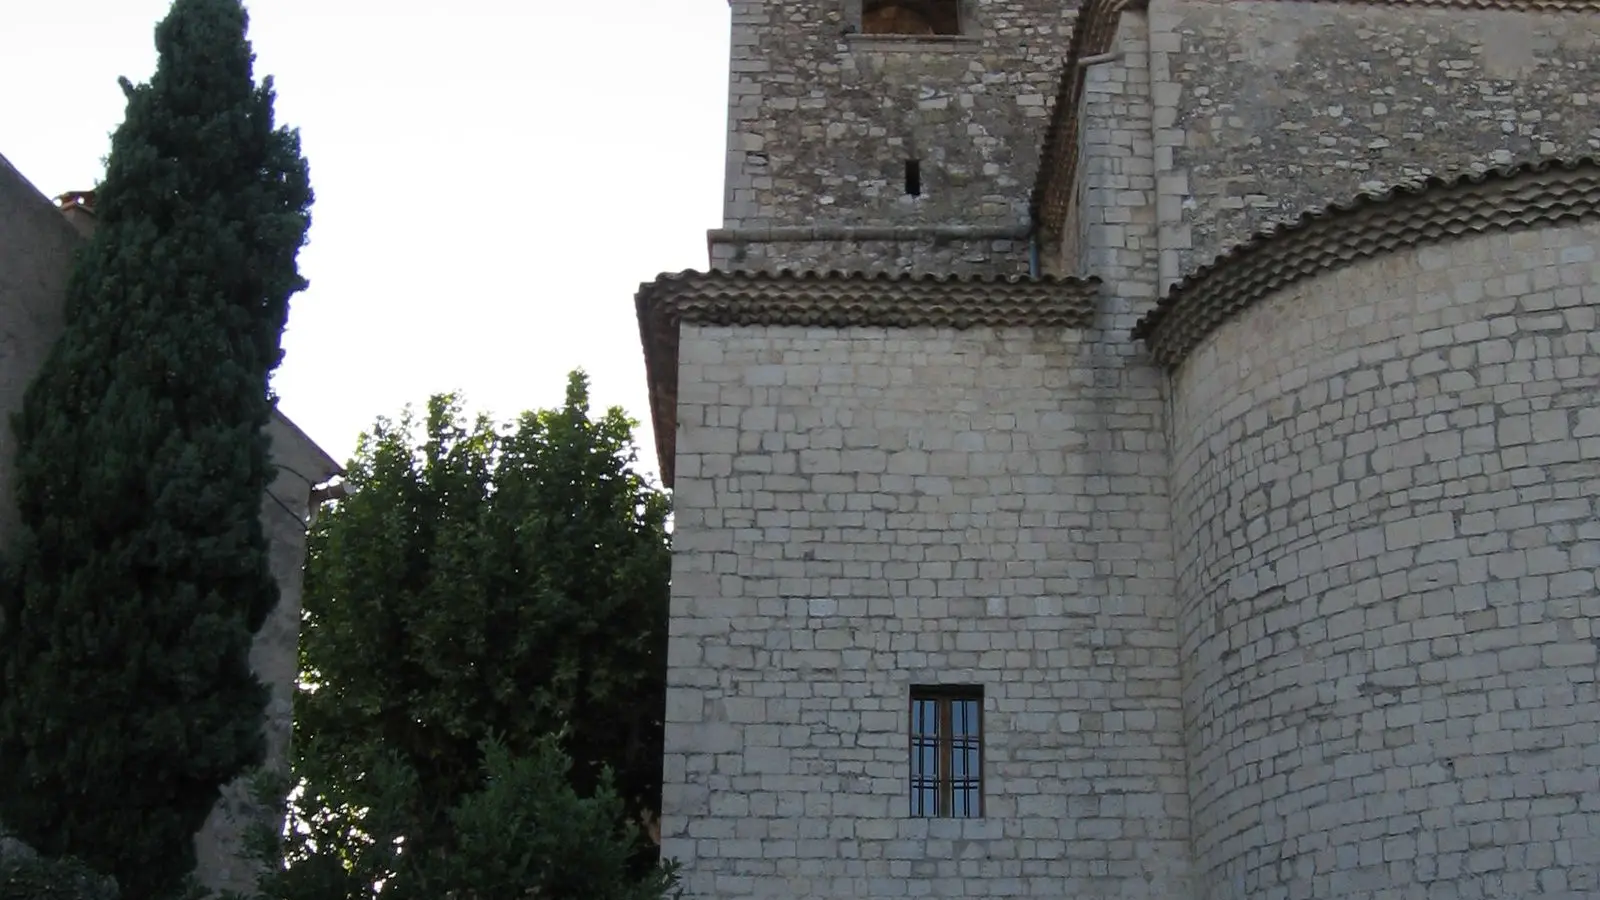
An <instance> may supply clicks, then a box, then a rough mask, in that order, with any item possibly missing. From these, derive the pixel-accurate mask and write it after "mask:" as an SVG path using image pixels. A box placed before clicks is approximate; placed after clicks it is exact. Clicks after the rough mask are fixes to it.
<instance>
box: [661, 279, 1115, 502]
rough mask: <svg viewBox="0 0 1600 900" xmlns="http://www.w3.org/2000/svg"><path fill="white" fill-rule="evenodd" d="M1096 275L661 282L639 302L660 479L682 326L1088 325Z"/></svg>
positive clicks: (672, 447)
mask: <svg viewBox="0 0 1600 900" xmlns="http://www.w3.org/2000/svg"><path fill="white" fill-rule="evenodd" d="M1099 285H1100V282H1099V280H1098V279H1094V278H1087V279H1084V278H1053V277H1044V278H1023V277H1000V276H977V275H966V276H954V275H918V274H909V273H901V274H890V273H864V272H843V271H827V272H823V271H793V270H784V271H779V272H725V271H710V272H695V271H685V272H678V273H675V274H665V275H661V276H659V277H658V278H657V279H656V280H655V281H652V282H650V283H648V284H644V285H641V286H640V287H639V292H638V293H637V294H636V295H635V296H634V307H635V310H636V312H637V314H638V319H639V339H640V342H641V343H642V344H643V346H644V358H645V374H646V378H647V379H648V381H649V390H650V418H651V423H652V425H653V428H654V431H655V443H656V455H657V459H658V460H659V462H660V466H661V479H662V482H663V483H664V484H666V486H668V487H671V486H672V483H673V478H674V474H675V472H674V461H675V456H676V452H677V433H678V341H679V333H680V326H681V325H683V324H684V323H690V324H698V325H725V326H730V325H731V326H770V325H793V326H805V327H813V328H851V327H880V328H954V329H968V328H979V327H994V328H1003V327H1023V326H1025V327H1036V328H1086V327H1088V326H1089V325H1090V323H1091V322H1092V321H1093V318H1094V312H1095V295H1096V293H1097V291H1098V288H1099Z"/></svg>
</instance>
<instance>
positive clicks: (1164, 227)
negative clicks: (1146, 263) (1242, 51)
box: [1147, 0, 1193, 296]
mask: <svg viewBox="0 0 1600 900" xmlns="http://www.w3.org/2000/svg"><path fill="white" fill-rule="evenodd" d="M1147 15H1148V24H1149V46H1150V60H1149V61H1150V69H1149V73H1150V101H1151V113H1150V115H1151V118H1150V127H1151V137H1152V147H1153V151H1154V163H1155V191H1156V196H1155V201H1156V246H1157V248H1158V252H1159V271H1158V281H1157V284H1156V294H1157V296H1160V295H1163V294H1165V293H1166V292H1167V291H1168V290H1169V289H1170V288H1171V287H1172V286H1173V285H1174V284H1176V283H1177V282H1178V280H1179V279H1180V278H1182V277H1183V276H1182V268H1183V257H1184V253H1185V252H1186V251H1188V250H1189V249H1190V248H1191V247H1193V240H1192V238H1191V236H1190V233H1189V224H1188V223H1187V222H1186V221H1184V216H1183V209H1184V205H1185V204H1186V203H1188V202H1189V172H1188V170H1187V169H1186V168H1179V167H1178V165H1177V163H1176V162H1175V159H1174V156H1175V153H1174V151H1176V150H1177V149H1178V148H1180V147H1182V146H1183V141H1184V131H1183V127H1182V125H1181V124H1180V123H1179V121H1178V119H1179V116H1178V101H1179V100H1180V99H1181V96H1182V90H1183V88H1182V85H1180V84H1179V83H1178V82H1177V81H1176V80H1174V79H1173V77H1172V58H1173V57H1174V56H1175V55H1177V54H1179V53H1181V52H1182V50H1183V36H1182V35H1181V34H1179V32H1178V24H1179V22H1180V21H1181V17H1180V16H1178V15H1177V13H1175V12H1174V11H1173V10H1172V9H1171V0H1151V3H1150V8H1149V12H1148V14H1147Z"/></svg>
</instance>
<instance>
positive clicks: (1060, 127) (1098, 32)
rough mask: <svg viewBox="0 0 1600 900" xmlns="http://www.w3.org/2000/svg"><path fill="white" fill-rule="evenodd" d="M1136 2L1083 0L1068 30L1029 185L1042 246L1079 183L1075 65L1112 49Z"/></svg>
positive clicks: (1083, 75) (1079, 87)
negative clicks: (1124, 17) (1125, 15)
mask: <svg viewBox="0 0 1600 900" xmlns="http://www.w3.org/2000/svg"><path fill="white" fill-rule="evenodd" d="M1142 6H1143V3H1142V2H1138V0H1085V2H1084V4H1083V6H1082V7H1081V8H1080V9H1079V10H1078V14H1077V20H1076V21H1075V22H1074V23H1073V26H1072V43H1071V44H1070V45H1069V46H1068V50H1067V58H1066V60H1065V62H1064V63H1063V64H1062V69H1061V81H1060V82H1059V84H1058V86H1057V88H1056V101H1055V107H1054V109H1053V111H1052V112H1051V115H1050V125H1049V127H1048V128H1047V129H1046V130H1045V134H1044V146H1043V147H1042V148H1041V149H1040V151H1039V175H1038V178H1036V179H1035V180H1034V183H1033V196H1032V197H1031V198H1030V199H1029V203H1028V214H1029V216H1030V218H1031V219H1032V221H1033V223H1034V227H1035V228H1036V229H1037V230H1038V231H1039V232H1040V234H1041V235H1043V236H1044V237H1045V238H1046V240H1050V241H1053V240H1054V239H1055V238H1056V236H1058V235H1059V234H1060V233H1061V228H1062V226H1063V224H1064V223H1065V222H1066V219H1067V205H1068V204H1069V203H1070V202H1071V201H1072V196H1073V194H1074V193H1075V192H1076V189H1077V181H1078V101H1079V100H1081V99H1082V98H1083V89H1084V85H1085V84H1086V83H1087V82H1088V78H1089V70H1088V69H1087V68H1085V67H1084V66H1081V65H1079V64H1078V61H1079V60H1082V59H1087V58H1089V57H1091V56H1099V55H1100V54H1102V53H1105V52H1107V51H1108V50H1110V49H1111V42H1112V41H1113V40H1115V39H1116V36H1117V25H1118V23H1119V22H1120V21H1121V18H1122V11H1123V10H1124V9H1129V8H1139V7H1142Z"/></svg>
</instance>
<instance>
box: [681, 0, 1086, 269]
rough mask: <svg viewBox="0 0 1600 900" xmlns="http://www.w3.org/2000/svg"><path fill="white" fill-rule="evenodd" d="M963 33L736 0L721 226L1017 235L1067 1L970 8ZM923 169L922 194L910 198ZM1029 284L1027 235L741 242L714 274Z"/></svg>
mask: <svg viewBox="0 0 1600 900" xmlns="http://www.w3.org/2000/svg"><path fill="white" fill-rule="evenodd" d="M962 6H963V10H962V12H963V32H964V34H963V35H962V36H960V37H956V38H940V39H915V38H896V37H880V36H868V35H863V34H860V33H859V16H860V9H861V7H860V2H859V0H846V2H841V3H826V4H823V3H794V4H779V3H769V2H765V0H733V3H732V8H733V39H732V41H733V60H732V65H731V76H730V90H729V121H730V133H729V137H728V178H727V186H726V196H725V206H724V226H725V227H727V228H749V227H755V228H759V227H762V226H766V225H773V224H782V225H791V224H800V223H807V224H810V223H821V224H832V225H850V224H857V225H859V224H878V225H949V224H962V225H999V226H1011V227H1017V226H1025V225H1026V223H1027V210H1028V194H1029V190H1030V188H1031V187H1032V183H1033V176H1034V171H1035V169H1036V168H1037V165H1038V153H1039V137H1040V135H1041V134H1042V133H1043V130H1044V125H1045V123H1046V122H1047V120H1048V116H1049V110H1050V100H1051V98H1052V97H1053V96H1054V93H1055V81H1056V78H1057V76H1058V74H1059V72H1060V65H1061V60H1060V56H1061V47H1062V46H1063V44H1064V43H1065V40H1066V37H1067V35H1068V34H1069V33H1070V30H1071V21H1072V9H1073V7H1074V6H1075V4H1073V3H1064V2H1062V0H982V2H979V0H967V2H965V3H963V4H962ZM911 159H915V160H918V161H919V162H920V178H921V182H922V185H921V187H922V190H921V195H920V196H909V195H908V194H907V193H906V190H905V187H906V186H905V183H904V182H905V163H906V161H907V160H911ZM844 260H848V263H849V265H850V267H860V268H864V269H869V270H879V269H884V270H889V271H894V270H896V269H898V268H901V267H907V268H913V269H917V270H921V271H945V270H949V271H960V272H979V273H982V272H995V273H1007V274H1015V273H1025V272H1026V271H1027V266H1028V256H1027V243H1026V241H1022V240H1009V241H990V242H971V241H966V242H956V243H954V244H945V242H943V241H942V240H935V239H933V238H926V239H922V240H916V241H909V242H906V243H905V244H904V245H902V246H891V247H882V246H880V247H869V248H860V249H857V248H855V247H854V246H838V245H833V246H830V245H827V244H792V243H745V244H737V245H736V244H731V243H730V244H725V245H721V246H717V247H716V248H715V249H714V258H713V262H714V264H715V265H717V266H719V267H728V266H738V267H741V268H772V269H777V268H785V267H787V268H813V267H817V266H819V265H821V266H822V267H823V268H839V267H841V265H840V263H841V261H844Z"/></svg>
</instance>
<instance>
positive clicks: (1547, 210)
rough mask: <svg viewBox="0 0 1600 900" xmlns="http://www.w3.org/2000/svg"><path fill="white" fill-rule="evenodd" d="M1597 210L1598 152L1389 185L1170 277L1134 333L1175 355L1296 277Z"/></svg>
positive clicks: (1161, 357) (1170, 362)
mask: <svg viewBox="0 0 1600 900" xmlns="http://www.w3.org/2000/svg"><path fill="white" fill-rule="evenodd" d="M1594 217H1600V159H1597V158H1593V157H1582V158H1578V159H1571V160H1560V159H1546V160H1540V161H1537V162H1530V163H1524V164H1521V165H1514V166H1502V167H1499V168H1495V169H1490V170H1488V171H1485V172H1469V173H1465V174H1461V175H1454V176H1450V177H1439V176H1435V177H1431V178H1428V179H1426V180H1423V181H1418V182H1412V183H1407V184H1401V185H1396V186H1394V187H1391V188H1388V189H1386V190H1383V191H1379V192H1370V193H1364V194H1358V195H1357V196H1355V197H1354V198H1352V199H1351V200H1349V201H1347V202H1343V203H1334V204H1330V205H1328V206H1325V207H1320V208H1316V209H1311V210H1307V211H1306V212H1304V213H1302V214H1301V215H1300V216H1299V218H1297V219H1295V220H1294V221H1291V222H1285V223H1281V224H1277V225H1274V226H1272V227H1271V228H1267V229H1265V230H1263V231H1260V232H1257V233H1256V234H1255V235H1254V236H1252V237H1251V238H1249V239H1248V240H1246V241H1244V242H1243V243H1240V244H1237V245H1235V246H1234V247H1232V248H1230V249H1228V250H1227V251H1226V252H1224V253H1222V254H1221V255H1220V256H1218V257H1217V258H1216V259H1215V260H1213V261H1212V262H1210V263H1208V264H1207V265H1205V266H1202V267H1201V268H1199V269H1197V270H1195V271H1194V272H1192V273H1190V274H1189V275H1188V276H1187V277H1185V278H1184V279H1183V280H1182V281H1180V282H1178V283H1177V284H1175V285H1173V286H1172V289H1171V290H1170V291H1168V292H1167V295H1166V296H1165V297H1163V298H1162V299H1161V301H1160V302H1159V303H1157V304H1156V308H1155V309H1154V310H1152V311H1151V312H1150V313H1149V314H1147V315H1146V316H1145V317H1144V318H1143V319H1141V320H1140V321H1139V323H1138V325H1137V326H1136V327H1135V328H1134V330H1133V337H1134V338H1135V339H1137V340H1143V341H1145V342H1146V344H1147V345H1148V346H1149V348H1150V352H1151V354H1152V355H1153V356H1154V357H1155V358H1156V360H1157V362H1159V363H1161V364H1162V365H1164V366H1167V367H1175V366H1177V365H1178V364H1180V363H1182V362H1183V360H1184V359H1185V358H1186V357H1187V356H1188V355H1189V353H1190V352H1191V351H1192V350H1193V349H1194V348H1195V347H1196V346H1198V345H1199V344H1200V342H1201V341H1203V340H1204V339H1205V337H1206V336H1207V335H1208V334H1210V333H1211V332H1212V331H1213V330H1215V329H1216V328H1217V327H1219V326H1220V325H1222V324H1223V323H1224V322H1226V321H1228V320H1230V319H1232V318H1233V317H1234V316H1236V315H1237V314H1238V313H1239V312H1240V311H1241V310H1244V309H1246V308H1248V307H1250V306H1252V305H1254V304H1256V303H1258V302H1259V301H1261V300H1262V299H1264V298H1265V297H1267V296H1269V295H1271V294H1273V293H1275V292H1277V291H1279V290H1282V289H1283V288H1285V287H1288V286H1289V285H1291V284H1294V283H1295V282H1297V281H1300V280H1301V279H1303V278H1307V277H1310V276H1312V275H1316V274H1319V273H1321V272H1325V271H1328V270H1330V269H1334V268H1338V267H1340V266H1343V265H1346V264H1348V263H1351V262H1354V261H1356V260H1360V259H1367V258H1370V257H1373V256H1378V255H1380V254H1383V253H1388V252H1391V251H1393V250H1396V249H1400V248H1403V247H1412V246H1417V245H1422V244H1430V243H1435V242H1438V241H1442V240H1448V239H1450V238H1453V237H1458V236H1460V235H1465V234H1475V233H1481V232H1487V231H1501V230H1507V229H1520V228H1531V227H1538V226H1547V225H1554V224H1558V223H1562V222H1571V221H1578V220H1582V219H1589V218H1594Z"/></svg>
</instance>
